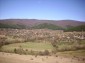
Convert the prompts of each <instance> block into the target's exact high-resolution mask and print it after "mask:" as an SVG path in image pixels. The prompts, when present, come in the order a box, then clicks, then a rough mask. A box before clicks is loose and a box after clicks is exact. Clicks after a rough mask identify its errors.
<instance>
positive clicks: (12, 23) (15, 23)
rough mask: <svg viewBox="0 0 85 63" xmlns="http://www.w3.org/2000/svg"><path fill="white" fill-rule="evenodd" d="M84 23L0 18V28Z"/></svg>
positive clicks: (64, 25) (49, 26) (53, 27)
mask: <svg viewBox="0 0 85 63" xmlns="http://www.w3.org/2000/svg"><path fill="white" fill-rule="evenodd" d="M82 25H85V22H81V21H75V20H37V19H4V20H0V28H19V29H20V28H27V29H29V28H33V29H34V28H38V29H41V28H48V29H68V28H69V29H70V30H71V29H72V28H73V27H77V26H78V27H80V26H82Z"/></svg>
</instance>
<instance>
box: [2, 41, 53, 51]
mask: <svg viewBox="0 0 85 63" xmlns="http://www.w3.org/2000/svg"><path fill="white" fill-rule="evenodd" d="M20 46H21V47H22V48H23V49H27V50H34V51H44V50H49V51H51V50H52V49H53V46H52V45H51V43H37V42H26V43H14V44H9V45H4V46H2V51H14V49H15V48H16V49H17V48H19V47H20Z"/></svg>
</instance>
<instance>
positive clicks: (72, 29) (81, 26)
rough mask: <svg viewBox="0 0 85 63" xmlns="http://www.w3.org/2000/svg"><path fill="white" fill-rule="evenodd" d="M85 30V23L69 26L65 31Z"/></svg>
mask: <svg viewBox="0 0 85 63" xmlns="http://www.w3.org/2000/svg"><path fill="white" fill-rule="evenodd" d="M82 30H83V31H85V25H80V26H76V27H68V28H67V29H66V30H65V31H82Z"/></svg>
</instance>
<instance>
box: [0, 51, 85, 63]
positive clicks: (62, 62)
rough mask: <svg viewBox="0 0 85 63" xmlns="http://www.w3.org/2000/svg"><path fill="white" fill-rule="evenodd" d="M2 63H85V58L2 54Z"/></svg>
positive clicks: (0, 60) (0, 56)
mask: <svg viewBox="0 0 85 63" xmlns="http://www.w3.org/2000/svg"><path fill="white" fill-rule="evenodd" d="M0 63H85V57H63V56H58V57H55V56H37V57H35V56H33V55H19V54H13V53H4V52H0Z"/></svg>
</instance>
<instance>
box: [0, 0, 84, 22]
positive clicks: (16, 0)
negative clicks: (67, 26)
mask: <svg viewBox="0 0 85 63" xmlns="http://www.w3.org/2000/svg"><path fill="white" fill-rule="evenodd" d="M0 19H40V20H42V19H43V20H46V19H47V20H64V19H71V20H78V21H85V0H0Z"/></svg>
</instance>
